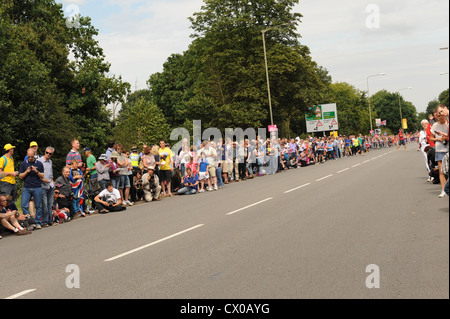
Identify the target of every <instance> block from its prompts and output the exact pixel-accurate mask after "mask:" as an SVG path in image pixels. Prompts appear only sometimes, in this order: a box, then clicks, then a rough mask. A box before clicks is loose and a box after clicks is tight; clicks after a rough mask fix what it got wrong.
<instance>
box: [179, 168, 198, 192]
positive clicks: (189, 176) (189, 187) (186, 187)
mask: <svg viewBox="0 0 450 319" xmlns="http://www.w3.org/2000/svg"><path fill="white" fill-rule="evenodd" d="M198 184H199V180H198V176H197V174H193V173H192V169H191V168H190V167H186V176H185V177H184V179H183V182H182V184H181V188H180V189H179V190H178V195H183V194H185V195H191V194H195V193H197V188H198Z"/></svg>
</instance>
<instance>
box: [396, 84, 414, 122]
mask: <svg viewBox="0 0 450 319" xmlns="http://www.w3.org/2000/svg"><path fill="white" fill-rule="evenodd" d="M410 89H412V87H410V86H409V87H407V88H403V89H400V90H398V92H397V94H398V106H399V108H400V126H401V125H402V121H403V115H402V104H401V103H400V91H403V90H410Z"/></svg>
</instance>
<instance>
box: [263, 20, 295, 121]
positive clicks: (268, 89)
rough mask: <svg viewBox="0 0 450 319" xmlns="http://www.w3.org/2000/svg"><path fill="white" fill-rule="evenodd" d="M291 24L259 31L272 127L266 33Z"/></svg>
mask: <svg viewBox="0 0 450 319" xmlns="http://www.w3.org/2000/svg"><path fill="white" fill-rule="evenodd" d="M292 24H293V23H283V24H280V25H279V26H276V27H271V28H267V29H264V30H262V31H261V33H262V40H263V48H264V62H265V66H266V80H267V95H268V97H269V111H270V124H271V125H273V115H272V98H271V96H270V82H269V67H268V65H267V52H266V36H265V35H266V32H267V31H270V30H273V29H277V28H279V27H281V26H286V25H292Z"/></svg>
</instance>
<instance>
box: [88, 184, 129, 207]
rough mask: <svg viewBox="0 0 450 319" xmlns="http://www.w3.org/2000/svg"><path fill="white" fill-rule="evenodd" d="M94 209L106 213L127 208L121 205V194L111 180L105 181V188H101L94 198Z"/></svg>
mask: <svg viewBox="0 0 450 319" xmlns="http://www.w3.org/2000/svg"><path fill="white" fill-rule="evenodd" d="M94 201H95V209H96V210H98V212H99V213H100V214H106V213H109V212H120V211H124V210H126V209H127V208H126V207H124V206H122V196H121V195H120V192H119V190H117V189H115V188H114V187H113V184H112V183H111V182H107V183H106V189H104V190H102V191H101V192H100V194H98V195H97V196H96V197H95V199H94Z"/></svg>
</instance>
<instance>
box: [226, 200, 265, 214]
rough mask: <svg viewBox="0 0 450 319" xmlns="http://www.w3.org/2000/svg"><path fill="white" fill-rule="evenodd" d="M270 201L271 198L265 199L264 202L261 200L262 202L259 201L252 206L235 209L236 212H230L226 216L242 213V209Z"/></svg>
mask: <svg viewBox="0 0 450 319" xmlns="http://www.w3.org/2000/svg"><path fill="white" fill-rule="evenodd" d="M271 199H273V197H269V198H266V199H264V200H262V201H259V202H257V203H254V204H251V205H248V206H245V207H242V208H239V209H237V210H234V211H232V212H231V213H228V214H227V215H233V214H235V213H237V212H240V211H242V210H244V209H247V208H250V207H253V206H256V205H259V204H261V203H264V202H267V201H268V200H271Z"/></svg>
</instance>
